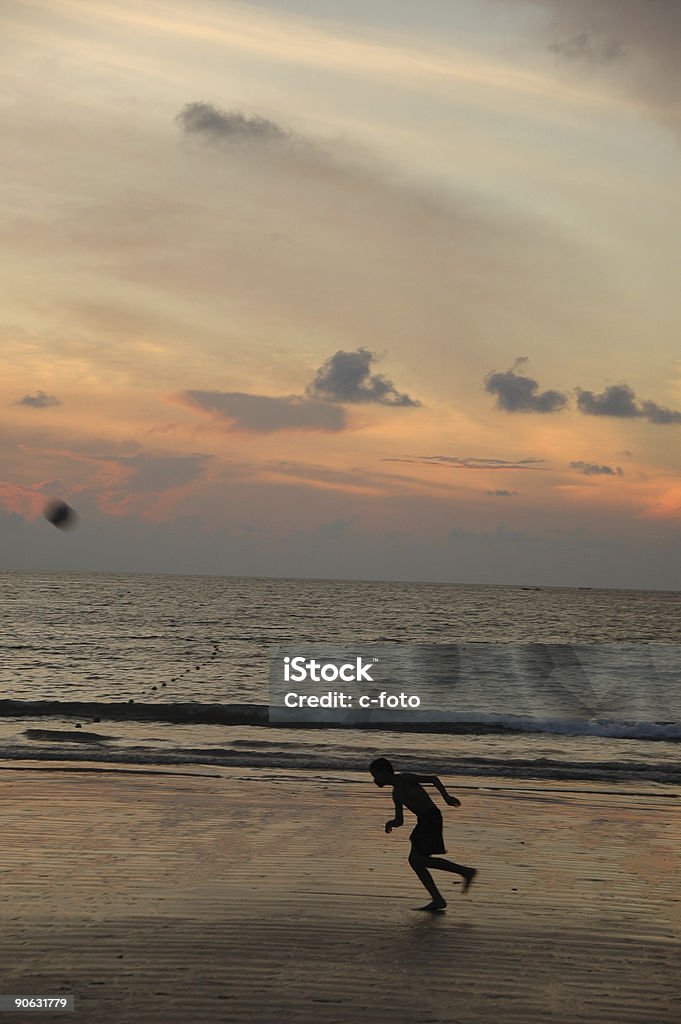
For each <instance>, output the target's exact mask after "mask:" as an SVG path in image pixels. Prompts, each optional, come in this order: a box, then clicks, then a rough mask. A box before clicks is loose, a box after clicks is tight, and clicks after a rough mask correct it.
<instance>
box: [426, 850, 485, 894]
mask: <svg viewBox="0 0 681 1024" xmlns="http://www.w3.org/2000/svg"><path fill="white" fill-rule="evenodd" d="M424 867H426V868H431V869H432V868H435V869H437V870H438V871H451V872H452V873H453V874H455V875H461V876H462V877H463V892H466V889H468V887H469V886H470V884H471V882H472V881H473V879H474V878H475V876H476V875H477V871H476V870H475V868H467V867H465V866H464V865H463V864H455V863H454V861H452V860H445V859H444V857H425V858H424Z"/></svg>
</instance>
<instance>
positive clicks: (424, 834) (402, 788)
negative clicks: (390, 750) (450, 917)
mask: <svg viewBox="0 0 681 1024" xmlns="http://www.w3.org/2000/svg"><path fill="white" fill-rule="evenodd" d="M369 771H370V772H371V774H372V775H373V777H374V782H375V783H376V785H377V786H381V787H383V786H392V788H393V800H394V802H395V817H394V818H392V819H391V820H390V821H387V822H386V823H385V830H386V832H388V833H390V832H392V830H393V829H394V828H399V826H400V825H403V824H404V817H403V815H402V806H403V805H404V806H405V807H408V808H409V810H410V811H412V813H413V814H415V815H416V828H414V830H413V831H412V833H411V835H410V837H409V838H410V839H411V853H410V854H409V863H410V865H411V867H412V868H413V869H414V871H415V872H416V874H417V875H418V877H419V879H420V880H421V882H422V883H423V885H425V887H426V889H427V890H428V892H429V893H430V895H431V896H432V901H431V902H430V903H428V904H426V906H425V907H418V910H428V911H430V912H431V913H436V912H437V911H440V910H444V909H445V907H446V906H447V901H446V900H445V898H444V897H443V895H442V893H441V892H440V890H439V889H438V887H437V886H436V884H435V882H434V881H433V876H432V875H431V873H430V871H429V870H428V868H436V869H437V870H439V871H452V872H453V873H454V874H455V875H461V876H462V877H463V889H462V892H466V891H467V889H468V888H469V887H470V885H471V883H472V881H473V879H474V878H475V876H476V874H477V871H476V870H475V868H467V867H464V866H463V865H462V864H455V863H454V862H453V861H451V860H445V859H444V858H443V857H433V856H432V854H434V853H446V852H447V851H446V850H445V844H444V839H443V838H442V814H441V813H440V811H439V809H438V808H437V807H436V806H435V804H434V803H433V801H432V800H431V799H430V797H429V796H428V794H427V793H426V791H425V789H423V787H422V785H421V783H425V784H426V785H427V784H429V783H430V784H431V785H433V786H435V788H436V789H437V791H438V792H439V793H441V794H442V797H443V799H444V801H445V803H447V804H449V806H450V807H460V806H461V802H460V801H459V800H457V799H456V797H455V796H450V795H449V793H448V792H447V790H446V789H445V787H444V786H443V785H442V783H441V782H440V780H439V779H438V777H437V776H436V775H412V774H411V773H410V772H403V773H402V774H400V775H398V774H397V773H396V772H395V770H394V769H393V766H392V765H391V763H390V761H388V759H387V758H385V757H378V758H377V759H376V760H375V761H372V762H371V764H370V765H369Z"/></svg>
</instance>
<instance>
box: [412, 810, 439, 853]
mask: <svg viewBox="0 0 681 1024" xmlns="http://www.w3.org/2000/svg"><path fill="white" fill-rule="evenodd" d="M409 838H410V839H411V845H412V848H413V850H414V852H415V853H420V854H421V856H422V857H430V855H431V854H432V853H446V852H447V851H446V850H445V841H444V839H443V838H442V815H441V814H440V812H439V811H438V809H437V807H436V808H435V809H434V810H432V811H430V812H429V813H428V814H423V815H421V816H420V817H419V818H418V820H417V822H416V827H415V828H414V829H413V831H412V833H411V835H410V836H409Z"/></svg>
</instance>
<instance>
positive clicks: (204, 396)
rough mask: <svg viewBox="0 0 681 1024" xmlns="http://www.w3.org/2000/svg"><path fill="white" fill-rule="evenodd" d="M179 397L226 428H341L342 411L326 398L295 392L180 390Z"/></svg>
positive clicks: (266, 431) (272, 430)
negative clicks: (211, 415) (321, 399)
mask: <svg viewBox="0 0 681 1024" xmlns="http://www.w3.org/2000/svg"><path fill="white" fill-rule="evenodd" d="M179 399H180V401H183V402H184V403H185V404H186V405H188V406H190V407H191V408H194V409H200V410H201V411H202V412H207V413H211V414H213V416H215V417H216V418H217V419H218V420H220V421H222V422H224V423H225V425H226V426H227V428H228V429H229V430H235V431H244V432H245V433H255V434H272V433H275V432H276V431H280V430H318V431H326V432H335V431H339V430H343V429H344V427H345V425H346V422H345V412H344V411H343V409H342V407H341V406H339V405H333V404H331V403H330V402H322V401H315V400H314V399H310V398H301V397H300V396H298V395H285V396H280V397H272V396H269V395H251V394H246V393H244V392H241V391H183V392H182V393H181V394H180V395H179Z"/></svg>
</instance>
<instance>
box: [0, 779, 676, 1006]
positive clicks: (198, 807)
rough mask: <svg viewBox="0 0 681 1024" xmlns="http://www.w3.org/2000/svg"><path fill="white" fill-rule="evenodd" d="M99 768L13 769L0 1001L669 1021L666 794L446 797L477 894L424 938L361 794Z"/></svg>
mask: <svg viewBox="0 0 681 1024" xmlns="http://www.w3.org/2000/svg"><path fill="white" fill-rule="evenodd" d="M72 767H75V766H72ZM79 767H80V768H81V769H82V768H83V767H87V766H83V765H80V766H79ZM92 768H93V769H94V770H93V771H83V770H78V771H75V770H71V768H70V766H69V765H63V764H62V765H53V766H46V765H45V764H37V763H34V764H29V763H23V762H22V764H21V765H17V764H16V763H14V764H10V763H9V762H7V763H5V764H4V765H0V829H1V831H2V836H3V854H2V860H1V870H2V919H3V923H2V930H1V935H2V938H1V939H0V956H1V957H2V964H3V970H2V973H3V983H2V992H4V993H6V994H12V995H15V994H35V995H39V994H43V995H47V994H51V995H54V994H61V993H74V995H75V1000H76V1012H75V1014H73V1015H63V1016H64V1019H67V1020H68V1019H71V1020H77V1021H79V1022H82V1024H95V1022H110V1024H123V1022H131V1021H139V1022H141V1024H151V1022H154V1024H202V1022H214V1021H215V1022H230V1024H233V1022H244V1024H246V1022H251V1021H253V1022H255V1021H258V1022H273V1024H274V1022H275V1021H280V1020H284V1019H285V1020H287V1021H293V1022H295V1021H300V1022H353V1024H354V1022H363V1021H367V1022H368V1024H371V1022H391V1024H393V1022H400V1024H402V1022H404V1024H407V1022H410V1024H411V1022H414V1024H416V1022H420V1024H421V1022H430V1024H434V1022H443V1024H444V1022H447V1024H474V1022H475V1024H477V1022H485V1024H487V1022H489V1021H491V1020H495V1021H504V1022H517V1024H534V1022H538V1021H551V1022H556V1024H573V1022H574V1024H577V1022H587V1024H595V1022H599V1024H628V1022H632V1024H634V1022H636V1024H667V1022H669V1024H672V1022H675V1021H677V1020H678V1006H679V1000H680V999H681V975H680V973H679V969H678V964H679V954H680V953H681V901H680V900H681V891H680V887H679V870H678V868H679V841H680V840H681V800H680V799H679V794H678V792H676V791H674V790H670V789H669V788H662V787H659V788H657V789H652V788H651V789H648V790H647V789H646V787H636V786H633V785H632V786H622V787H621V791H619V792H617V793H616V795H612V794H609V793H605V792H595V791H594V790H598V788H599V787H597V786H593V785H591V786H589V785H587V784H583V785H581V786H580V785H579V784H575V783H571V784H569V785H567V784H561V783H552V784H551V785H550V786H548V785H543V784H541V783H536V784H532V783H530V782H527V783H518V784H514V785H510V784H509V780H502V779H500V780H485V786H484V788H478V786H477V785H476V784H475V780H471V779H470V778H469V779H465V780H461V783H460V784H459V785H457V780H456V779H447V780H446V781H447V785H448V787H449V788H450V789H451V790H452V791H453V792H454V793H458V795H459V796H460V797H461V799H462V801H463V806H462V808H461V809H460V810H454V809H446V812H445V838H446V841H447V847H448V852H449V855H450V856H451V857H452V858H454V859H457V860H460V861H462V862H464V863H469V864H474V865H476V866H477V867H479V869H480V878H479V884H477V885H475V886H474V887H473V888H472V889H471V891H470V892H469V893H468V894H467V895H466V896H463V895H461V891H460V885H457V884H456V883H455V881H452V879H454V878H455V876H448V875H443V874H442V873H439V875H438V877H437V881H438V884H440V883H442V888H443V891H444V892H445V894H446V896H447V898H448V899H449V907H448V909H447V912H446V913H444V914H442V915H436V916H432V915H428V914H421V913H416V912H414V911H413V909H412V908H414V907H418V906H420V905H422V904H423V903H424V902H425V893H424V892H423V890H422V889H421V887H420V885H419V883H418V881H417V879H416V877H415V876H414V875H413V874H412V873H411V872H410V870H409V868H408V866H407V863H406V857H407V854H408V848H409V847H408V842H407V837H408V832H409V828H410V825H409V821H407V823H406V826H407V827H405V828H403V829H402V830H396V831H395V832H394V833H393V834H392V835H391V836H386V835H385V834H384V832H383V828H382V825H383V822H384V821H385V820H386V819H387V818H388V817H390V816H391V813H392V812H391V801H390V798H389V794H388V793H387V792H386V791H379V790H377V789H376V788H375V787H373V786H372V785H371V783H370V781H369V780H368V778H364V777H361V776H356V775H352V774H347V775H342V774H338V773H334V774H329V775H328V777H326V778H324V779H322V780H321V781H320V780H319V778H317V777H316V776H315V775H314V774H313V773H312V772H304V771H299V772H295V773H290V774H288V775H282V774H281V773H278V774H275V773H273V772H267V771H263V770H251V769H232V770H228V769H224V768H219V769H215V770H213V769H206V768H205V767H203V768H196V770H195V775H193V776H192V774H190V773H188V774H184V775H181V774H176V773H164V772H162V771H160V770H154V769H151V770H149V769H147V768H142V767H141V766H140V768H139V770H135V769H134V768H131V767H130V766H126V767H125V769H120V770H112V768H111V767H106V768H101V766H94V765H93V766H92ZM44 1016H46V1015H40V1018H39V1017H38V1016H37V1015H34V1014H26V1013H17V1014H13V1013H8V1014H6V1015H3V1020H7V1021H8V1024H9V1022H10V1021H14V1020H17V1021H18V1020H25V1019H27V1018H28V1019H43V1018H44ZM49 1016H50V1018H51V1019H54V1018H53V1017H52V1015H49Z"/></svg>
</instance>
